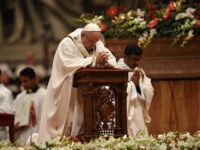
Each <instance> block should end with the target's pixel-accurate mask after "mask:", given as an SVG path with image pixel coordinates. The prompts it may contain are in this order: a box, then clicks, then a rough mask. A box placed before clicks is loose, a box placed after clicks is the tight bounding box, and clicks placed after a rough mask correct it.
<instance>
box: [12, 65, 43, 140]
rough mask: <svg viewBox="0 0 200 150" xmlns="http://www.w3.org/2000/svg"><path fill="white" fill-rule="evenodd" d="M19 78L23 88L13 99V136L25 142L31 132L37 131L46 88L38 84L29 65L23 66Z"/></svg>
mask: <svg viewBox="0 0 200 150" xmlns="http://www.w3.org/2000/svg"><path fill="white" fill-rule="evenodd" d="M19 78H20V81H21V84H22V87H23V88H24V90H23V91H22V92H21V93H19V94H18V95H17V97H16V99H15V106H16V111H15V129H16V133H15V138H16V140H19V141H21V142H23V143H26V141H27V139H28V138H29V137H30V136H31V135H32V134H33V133H38V130H39V125H40V119H41V112H42V105H43V100H44V95H45V93H46V90H45V89H44V88H41V87H39V86H38V82H37V81H38V80H37V77H36V73H35V71H34V70H33V69H32V68H30V67H27V68H24V69H23V70H22V71H21V72H20V75H19Z"/></svg>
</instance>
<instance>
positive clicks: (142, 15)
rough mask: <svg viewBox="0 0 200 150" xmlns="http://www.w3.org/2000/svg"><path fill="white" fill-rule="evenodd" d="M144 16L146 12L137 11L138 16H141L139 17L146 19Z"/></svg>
mask: <svg viewBox="0 0 200 150" xmlns="http://www.w3.org/2000/svg"><path fill="white" fill-rule="evenodd" d="M144 14H145V11H142V10H141V9H139V8H138V9H137V11H136V15H137V16H139V17H144Z"/></svg>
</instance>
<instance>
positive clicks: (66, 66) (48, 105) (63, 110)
mask: <svg viewBox="0 0 200 150" xmlns="http://www.w3.org/2000/svg"><path fill="white" fill-rule="evenodd" d="M100 37H101V30H100V28H99V26H98V25H96V24H94V23H90V24H87V25H86V26H85V27H84V28H83V29H77V30H75V31H74V32H72V33H70V34H69V36H67V37H66V38H64V39H63V40H62V41H61V42H60V44H59V45H58V48H57V50H56V53H55V56H54V61H53V68H52V74H51V77H50V80H49V83H48V86H47V94H46V97H45V101H44V107H43V112H42V119H41V126H40V131H39V136H38V142H40V143H44V142H45V141H48V140H50V139H51V138H54V137H56V136H57V135H66V136H75V135H77V134H78V133H79V132H80V128H81V125H82V122H83V112H82V108H81V104H80V103H79V102H78V101H77V90H76V88H73V76H74V73H75V72H76V71H77V70H78V69H79V68H82V67H117V63H116V59H115V57H114V56H113V55H112V54H111V52H110V51H109V50H108V49H107V48H105V47H104V45H103V43H102V42H101V41H100Z"/></svg>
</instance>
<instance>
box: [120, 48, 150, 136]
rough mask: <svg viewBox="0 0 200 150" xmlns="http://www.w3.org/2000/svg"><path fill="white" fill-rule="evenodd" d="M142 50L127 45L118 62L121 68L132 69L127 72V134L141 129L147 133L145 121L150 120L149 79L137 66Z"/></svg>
mask: <svg viewBox="0 0 200 150" xmlns="http://www.w3.org/2000/svg"><path fill="white" fill-rule="evenodd" d="M142 53H143V50H142V49H141V48H140V47H138V46H136V45H128V46H127V47H126V48H125V50H124V57H123V58H120V59H119V61H118V64H119V65H120V66H121V67H122V68H123V69H133V71H131V72H129V82H128V84H127V94H128V96H127V132H128V135H129V136H135V135H136V134H137V133H138V132H140V131H143V132H144V133H145V135H148V129H147V126H146V123H149V122H150V121H151V117H150V116H149V112H148V111H149V108H150V106H151V101H152V98H153V95H154V89H153V86H152V84H151V79H150V78H148V77H147V76H146V74H145V72H144V70H143V69H141V68H138V67H137V66H138V64H139V62H140V60H141V59H142Z"/></svg>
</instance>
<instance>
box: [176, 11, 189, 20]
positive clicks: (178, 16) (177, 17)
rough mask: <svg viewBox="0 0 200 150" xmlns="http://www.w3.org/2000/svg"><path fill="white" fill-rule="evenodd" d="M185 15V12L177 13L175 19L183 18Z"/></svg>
mask: <svg viewBox="0 0 200 150" xmlns="http://www.w3.org/2000/svg"><path fill="white" fill-rule="evenodd" d="M185 17H187V15H186V13H178V14H177V15H176V17H175V20H179V19H183V18H185Z"/></svg>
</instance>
